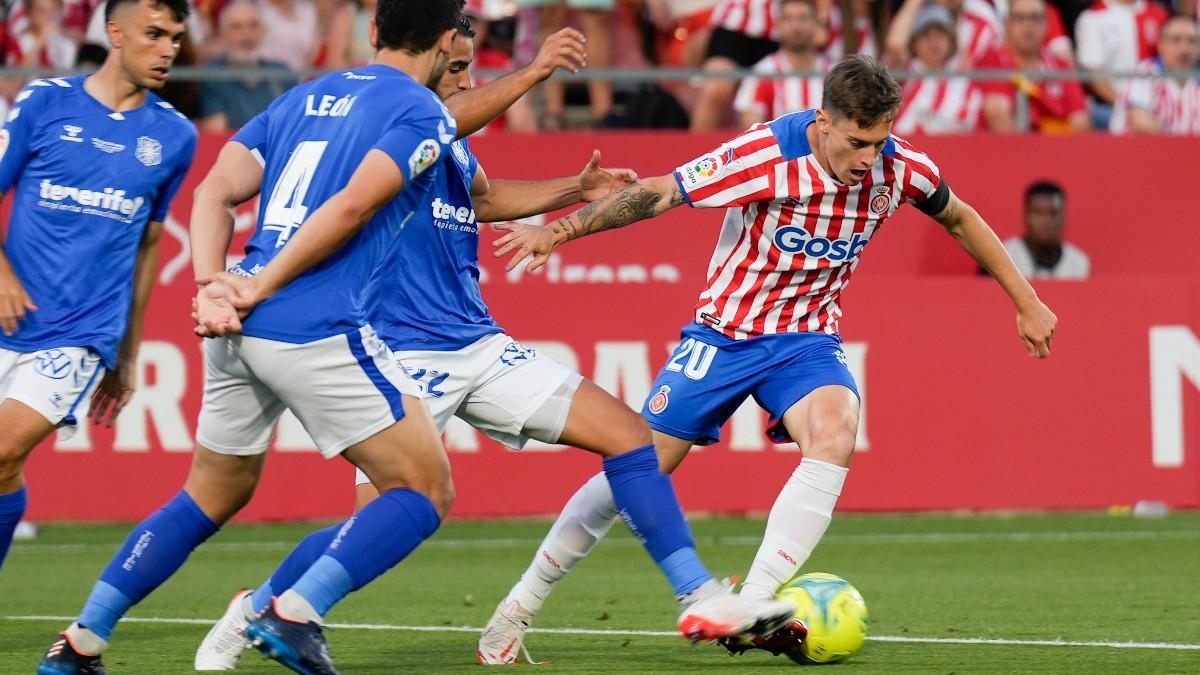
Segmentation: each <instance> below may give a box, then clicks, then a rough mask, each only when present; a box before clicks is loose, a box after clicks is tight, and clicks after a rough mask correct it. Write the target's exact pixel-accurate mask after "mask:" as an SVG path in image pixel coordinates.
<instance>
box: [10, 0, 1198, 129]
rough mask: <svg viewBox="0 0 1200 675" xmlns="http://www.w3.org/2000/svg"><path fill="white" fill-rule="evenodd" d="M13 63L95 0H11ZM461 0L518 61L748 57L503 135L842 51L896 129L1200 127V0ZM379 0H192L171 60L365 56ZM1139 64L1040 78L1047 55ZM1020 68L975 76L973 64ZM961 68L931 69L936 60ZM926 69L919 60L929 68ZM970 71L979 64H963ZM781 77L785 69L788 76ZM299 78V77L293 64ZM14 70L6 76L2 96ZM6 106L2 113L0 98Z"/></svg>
mask: <svg viewBox="0 0 1200 675" xmlns="http://www.w3.org/2000/svg"><path fill="white" fill-rule="evenodd" d="M3 1H4V3H5V4H4V11H5V16H4V21H3V22H2V23H0V45H2V46H3V51H4V54H5V63H6V64H7V65H8V66H9V67H21V66H24V67H41V68H55V69H76V68H83V69H86V68H88V67H89V66H91V65H94V64H97V63H99V62H100V61H101V60H103V58H104V55H105V53H106V47H107V45H106V37H105V26H104V20H103V14H104V12H103V0H3ZM1173 1H1174V4H1172V5H1170V6H1168V5H1164V4H1159V3H1158V2H1156V1H1155V0H470V1H469V2H468V6H467V13H468V15H469V17H470V18H471V20H472V23H473V25H474V27H475V29H476V33H477V35H476V37H475V40H476V41H477V46H478V49H477V51H476V61H475V64H474V68H476V69H486V70H508V69H511V68H514V67H517V66H520V65H522V64H524V63H528V62H529V61H530V60H531V59H532V58H533V56H534V55H535V54H536V53H537V49H538V47H539V45H540V44H541V42H542V41H543V40H544V39H545V38H546V37H547V36H548V35H550V34H551V33H553V32H554V31H556V30H558V29H560V28H562V27H563V26H566V25H570V26H574V27H577V28H578V29H579V30H581V31H582V32H583V33H584V35H585V36H586V37H587V41H588V42H587V45H588V66H589V68H593V69H595V68H613V69H617V70H621V71H630V70H638V69H644V68H648V67H686V68H702V69H704V70H706V71H710V72H718V71H733V70H738V69H750V70H753V72H754V76H753V77H750V78H746V79H742V80H738V79H733V78H695V79H694V80H692V81H663V82H645V81H643V82H632V81H628V80H623V79H618V80H617V81H606V80H596V81H591V82H588V83H586V84H583V83H580V84H569V85H567V84H564V83H563V82H561V81H554V80H552V81H550V82H547V83H545V84H543V85H542V86H541V87H540V88H539V89H538V90H537V91H536V92H534V93H533V94H531V96H530V97H529V99H530V100H527V101H523V102H522V103H521V105H518V106H515V107H514V109H513V110H512V111H511V113H510V114H509V115H508V116H507V118H506V119H505V120H504V122H503V126H504V127H506V128H507V129H508V130H510V131H518V132H530V131H537V130H545V131H552V130H558V129H565V128H594V127H634V128H650V127H657V128H691V129H693V130H697V131H705V130H713V129H719V128H731V127H741V126H744V125H747V124H750V123H753V122H758V121H762V120H766V119H771V118H773V117H776V116H778V115H780V114H784V113H787V112H791V111H795V110H803V109H805V108H810V107H815V106H817V105H819V104H820V100H821V78H820V77H818V76H797V75H793V74H795V73H800V74H812V73H817V74H819V73H821V72H823V71H825V70H826V69H827V68H828V67H829V66H830V65H831V64H832V63H833V62H836V61H837V60H838V59H839V58H841V57H842V56H843V55H845V54H848V53H854V52H861V53H867V54H871V55H873V56H876V57H877V58H880V59H882V60H884V61H885V62H886V63H887V64H888V65H889V66H891V67H892V68H894V69H896V70H897V71H904V72H906V73H909V75H910V76H909V77H907V78H906V79H905V81H904V82H903V84H904V100H903V103H902V105H901V109H900V113H899V116H898V118H897V120H896V123H895V129H896V131H897V133H900V134H914V133H925V134H943V133H971V132H977V131H990V132H1000V133H1002V132H1012V131H1021V130H1022V125H1024V127H1025V128H1027V129H1028V130H1030V131H1033V132H1038V133H1047V134H1050V133H1072V132H1079V131H1086V130H1100V131H1104V130H1108V131H1112V132H1113V133H1168V134H1200V81H1198V80H1197V79H1196V78H1189V77H1187V76H1186V73H1187V72H1188V71H1194V70H1196V69H1197V68H1200V39H1198V37H1197V35H1198V24H1197V9H1196V4H1197V0H1173ZM376 2H377V0H199V2H198V4H197V5H196V10H197V11H195V12H194V13H193V14H192V17H191V19H190V20H189V26H188V29H189V30H188V37H187V39H186V40H185V43H184V46H183V51H182V53H181V56H180V58H179V60H178V61H177V63H178V64H180V65H199V66H203V67H207V68H228V67H249V68H267V69H279V70H280V71H281V72H285V71H292V72H296V73H299V72H300V71H310V70H312V69H329V68H343V67H347V66H354V65H360V64H363V63H366V62H367V61H369V60H370V58H371V56H372V52H373V48H372V46H371V44H370V41H369V39H368V37H367V25H368V22H369V20H370V18H371V17H372V16H373V14H374V11H375V5H376ZM1076 69H1079V70H1084V71H1097V72H1100V73H1114V72H1125V73H1128V72H1134V71H1136V72H1143V73H1151V74H1155V75H1157V77H1155V78H1150V79H1124V80H1119V79H1113V78H1103V77H1098V78H1095V79H1089V80H1087V81H1073V80H1044V79H1041V78H1038V77H1036V76H1032V77H1031V75H1033V74H1037V73H1046V72H1053V71H1073V70H1076ZM988 70H998V71H1022V72H1023V73H1025V75H1022V76H1016V77H1003V78H990V79H989V78H986V77H980V76H979V75H978V74H979V73H980V72H981V71H988ZM946 71H949V72H951V73H958V72H962V73H963V75H962V76H952V77H948V78H947V77H936V76H933V73H937V72H946ZM923 73H929V74H923ZM971 74H974V76H971ZM789 75H791V76H789ZM297 77H299V74H298V75H297ZM294 81H295V80H294V79H293V80H289V79H287V78H286V77H285V78H282V79H281V78H260V79H242V80H226V81H206V82H202V83H196V82H183V81H174V82H172V83H171V85H169V87H170V89H169V90H168V91H167V92H166V96H167V98H168V99H169V100H171V101H172V102H173V103H174V104H175V105H176V107H177V108H180V109H181V110H183V111H185V112H186V113H187V114H189V115H190V116H192V117H194V118H195V119H196V120H197V123H198V124H199V125H200V126H201V128H203V129H206V130H214V131H220V130H226V129H231V128H237V127H238V126H240V125H242V124H243V123H245V121H246V120H248V119H249V118H250V117H252V116H253V115H254V114H256V113H257V112H258V111H260V110H262V109H263V108H264V107H265V106H266V105H267V103H269V102H270V101H271V100H272V99H273V98H274V97H275V96H277V95H278V94H279V93H280V92H281V91H283V90H284V89H286V88H287V87H288V86H290V84H291V83H293V82H294ZM21 85H22V81H21V80H20V79H19V78H6V79H3V80H0V108H2V106H3V100H5V99H6V100H11V97H12V96H13V95H15V94H16V93H17V91H18V90H19V88H20V86H21ZM0 112H2V110H0Z"/></svg>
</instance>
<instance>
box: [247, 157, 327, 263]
mask: <svg viewBox="0 0 1200 675" xmlns="http://www.w3.org/2000/svg"><path fill="white" fill-rule="evenodd" d="M328 145H329V142H328V141H301V142H300V143H298V144H297V145H296V149H295V150H293V151H292V155H291V157H289V158H288V162H287V165H286V166H284V167H283V173H282V174H280V176H279V180H277V181H275V187H274V188H273V189H272V190H271V198H270V199H269V200H268V201H267V209H266V213H264V214H263V229H264V230H276V231H278V232H279V237H278V238H277V239H276V240H275V248H281V247H282V246H283V245H284V244H286V243H287V242H288V239H289V238H291V236H292V233H294V232H295V231H296V230H297V229H299V228H300V225H301V224H302V223H303V222H304V219H305V218H306V217H308V206H307V205H305V203H304V196H305V195H306V194H307V193H308V185H309V183H312V178H313V174H314V173H316V172H317V164H318V163H319V162H320V161H321V156H322V155H324V154H325V148H326V146H328Z"/></svg>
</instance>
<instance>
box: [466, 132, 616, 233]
mask: <svg viewBox="0 0 1200 675" xmlns="http://www.w3.org/2000/svg"><path fill="white" fill-rule="evenodd" d="M637 179H638V177H637V173H636V172H634V171H633V170H632V169H604V168H601V167H600V151H599V150H593V151H592V157H591V159H589V160H588V163H587V164H586V165H585V166H584V167H583V171H581V172H580V173H579V175H578V176H563V177H562V178H553V179H550V180H539V181H516V180H495V181H489V180H488V179H487V176H486V175H485V174H484V172H483V167H480V168H479V170H478V171H476V172H475V181H474V182H473V183H472V184H471V200H472V201H473V202H474V204H475V215H476V217H477V218H478V219H479V222H482V223H496V222H501V221H505V220H517V219H518V218H528V217H529V216H536V215H538V214H541V213H549V212H551V211H557V210H558V209H565V208H566V207H568V206H571V205H572V204H577V203H579V202H594V201H596V200H597V199H601V198H603V197H606V196H608V195H609V194H612V193H613V192H616V191H617V190H620V189H622V188H625V187H628V186H630V185H632V184H633V183H635V182H637Z"/></svg>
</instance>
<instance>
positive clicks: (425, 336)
mask: <svg viewBox="0 0 1200 675" xmlns="http://www.w3.org/2000/svg"><path fill="white" fill-rule="evenodd" d="M469 37H471V30H470V25H469V24H464V25H462V26H461V27H460V40H459V41H458V42H456V43H455V46H454V48H453V50H452V52H451V59H450V66H449V68H448V70H447V72H446V74H445V75H444V76H443V77H442V80H441V82H440V84H439V86H438V93H439V95H441V96H442V97H443V98H446V99H452V98H453V96H456V95H459V94H460V93H461V92H466V91H468V89H469V88H470V86H471V80H470V72H469V66H470V63H471V60H472V58H473V48H472V44H471V41H470V40H469V39H462V38H469ZM482 90H486V87H484V88H481V91H482ZM502 111H503V106H502V105H500V106H496V107H494V108H493V110H492V114H493V115H494V114H498V113H500V112H502ZM430 173H431V174H433V175H434V176H435V187H434V189H433V190H432V191H431V192H430V193H429V194H428V195H427V196H426V200H425V206H424V208H423V209H422V211H420V212H418V213H417V214H414V216H413V219H412V221H410V222H409V223H408V225H407V226H406V227H405V229H404V231H403V232H402V233H401V234H400V237H399V239H398V241H397V246H396V247H395V248H393V249H392V251H391V252H390V254H389V256H388V260H387V261H386V263H385V264H384V265H383V267H381V268H380V270H379V271H378V272H377V273H376V274H375V276H374V278H373V279H372V282H371V285H370V287H369V288H368V293H367V295H366V298H365V300H364V302H365V305H366V307H367V312H368V316H369V317H370V320H371V324H372V325H373V326H375V327H376V328H377V329H378V330H379V333H380V336H381V337H382V338H383V339H384V340H385V341H386V342H387V343H388V346H389V347H391V348H392V349H393V350H395V355H396V358H397V359H398V361H399V363H401V364H402V366H403V367H404V368H405V369H406V370H407V371H408V372H409V373H410V374H411V375H412V376H413V377H414V378H416V379H417V380H418V381H420V383H421V384H422V387H423V390H424V394H425V397H426V398H425V401H426V403H427V404H428V405H429V407H430V410H431V411H432V413H433V417H434V420H435V422H436V423H437V426H438V428H439V429H441V428H444V427H445V425H446V423H447V422H448V421H449V419H450V418H451V417H452V416H458V417H459V418H461V419H463V420H465V421H467V422H468V423H470V424H471V425H473V426H475V427H476V428H478V429H480V430H482V431H483V432H484V433H486V434H488V435H489V436H491V437H492V438H495V439H496V440H498V441H500V442H502V443H505V444H506V445H509V446H510V447H514V448H520V447H521V446H523V445H524V444H525V442H526V441H527V440H529V439H530V438H533V439H537V440H540V441H545V442H550V443H559V442H561V443H565V444H569V445H575V446H578V447H581V448H585V449H588V450H591V451H593V452H595V453H597V454H600V455H603V456H605V457H606V458H607V459H606V460H605V474H606V475H607V476H609V478H610V479H612V480H613V482H614V483H615V484H616V486H615V487H614V488H613V490H612V491H611V492H609V484H608V482H606V481H604V480H596V481H594V486H595V488H596V489H600V490H604V491H605V492H606V493H607V494H609V497H610V499H611V498H613V497H614V496H615V499H616V501H617V503H618V504H619V506H618V507H617V508H620V509H624V510H625V511H626V512H627V513H628V518H629V520H630V522H631V524H632V525H633V527H634V528H635V529H636V530H637V531H639V532H640V533H642V534H643V535H644V538H645V540H646V542H647V545H648V548H649V549H650V552H651V554H652V555H653V556H654V557H655V559H656V560H658V561H659V562H660V564H661V565H662V567H663V569H664V572H666V574H667V576H668V578H669V579H670V581H671V582H672V585H673V587H674V590H675V592H676V593H677V594H678V595H679V597H680V601H681V604H683V605H685V606H684V608H683V611H682V616H681V617H680V626H681V629H682V630H684V631H685V632H689V631H690V630H693V629H695V630H698V631H700V632H701V634H700V637H706V638H713V637H719V636H720V634H726V635H728V634H731V633H735V634H740V633H743V632H749V631H751V630H754V629H757V630H760V631H762V630H768V629H769V628H770V626H772V625H778V623H779V622H781V621H784V620H786V619H787V618H790V616H791V613H792V611H793V608H792V607H791V606H790V605H788V604H787V603H777V602H758V601H749V600H746V599H741V598H738V597H737V596H735V595H733V594H732V593H730V592H729V591H728V590H727V589H725V588H724V587H723V586H722V585H721V584H719V583H718V582H716V581H715V580H713V579H712V577H711V576H710V575H709V574H708V573H707V571H706V570H705V569H704V568H703V566H702V565H701V564H700V562H699V560H698V558H697V557H696V555H695V551H694V550H693V549H694V544H693V543H692V541H691V537H690V534H689V533H688V531H687V527H686V524H685V523H684V522H683V519H682V515H681V513H680V511H679V507H678V504H677V503H676V502H675V501H674V495H673V493H672V491H671V486H670V483H669V481H668V480H667V479H666V478H665V477H664V476H662V475H661V474H660V472H659V471H658V468H657V463H656V460H655V457H654V451H653V448H652V447H651V446H650V431H649V427H648V425H647V424H646V422H645V421H644V420H643V419H642V418H641V417H640V416H639V415H637V414H636V413H635V412H633V411H632V410H630V409H629V408H628V407H626V406H625V405H623V404H622V403H620V402H619V401H617V400H616V399H615V398H613V397H612V396H611V395H609V394H608V393H606V392H604V391H603V390H602V389H600V388H599V387H597V386H596V385H595V384H593V383H592V382H589V381H587V380H584V379H583V378H582V377H581V376H580V375H579V374H578V373H576V372H574V371H572V370H571V369H569V368H567V367H565V366H563V365H561V364H559V363H557V362H555V361H553V360H551V359H549V358H547V357H545V356H543V355H541V354H539V353H537V352H536V351H534V350H532V349H529V348H527V347H524V346H522V345H521V344H520V343H518V342H517V341H515V340H513V339H512V338H511V337H509V336H508V335H506V334H505V333H504V331H503V329H502V328H500V327H499V326H498V325H497V324H496V321H495V320H494V319H493V318H492V316H491V313H490V312H489V311H488V308H487V306H486V305H485V304H484V302H483V298H482V295H481V292H480V287H479V259H478V251H479V223H480V222H481V221H482V222H490V221H498V220H508V219H513V218H521V217H525V216H530V215H534V214H537V213H544V212H547V211H552V210H556V209H559V208H563V207H565V206H568V205H570V204H573V203H576V202H579V201H592V200H595V199H599V198H601V197H603V196H604V195H606V194H608V193H610V192H612V191H614V190H617V189H620V188H622V187H624V186H625V185H627V184H628V183H630V182H632V181H633V180H634V179H635V178H636V177H635V176H634V175H633V174H632V172H627V171H626V172H620V171H618V172H609V171H604V170H601V169H600V168H599V156H598V153H597V155H594V156H593V157H592V158H591V161H589V162H588V164H587V166H586V167H585V168H584V171H583V172H582V173H581V174H580V175H578V176H570V177H565V178H559V179H554V180H548V181H536V182H515V181H489V180H488V177H487V176H486V174H485V173H484V172H483V169H482V168H481V167H480V165H479V162H478V160H476V159H475V157H474V155H473V154H472V153H471V150H470V146H469V145H468V143H467V141H466V140H465V139H463V140H459V141H457V142H455V143H454V144H453V146H452V148H451V158H450V159H447V160H446V161H445V162H443V163H441V164H439V165H438V166H436V167H434V168H432V169H430ZM357 482H358V498H359V499H358V504H359V506H360V507H363V506H364V505H366V504H368V503H371V500H372V499H374V498H375V497H376V496H377V494H378V493H377V491H376V489H375V487H374V486H372V484H371V483H372V481H371V480H370V479H369V478H368V477H367V476H366V475H364V474H363V473H362V472H359V476H358V480H357ZM631 491H632V494H631ZM614 493H615V494H614ZM616 513H617V509H616V508H615V509H613V511H612V513H611V514H610V515H611V516H613V517H615V515H616ZM654 518H657V519H659V520H658V522H655V521H654V520H653V519H654ZM648 519H650V520H648ZM606 522H609V523H611V520H609V521H606ZM586 527H587V525H586V524H583V523H580V524H578V528H579V530H580V532H579V536H581V537H588V536H590V535H589V533H588V532H586ZM340 528H341V526H340V525H335V526H333V527H330V528H327V529H326V530H322V531H319V532H315V533H313V534H311V535H309V537H308V538H306V539H305V540H304V541H303V542H301V543H300V544H299V545H298V546H297V548H296V549H295V550H294V551H293V553H292V555H290V556H289V557H288V559H287V560H285V561H284V563H283V564H282V565H281V566H280V567H279V569H278V570H276V571H275V573H274V574H273V575H272V576H271V578H270V579H269V580H268V581H267V582H266V583H264V584H262V585H261V586H259V587H258V589H256V590H255V591H254V592H253V593H251V592H249V591H243V592H240V593H238V594H237V595H235V596H234V600H233V602H231V603H230V604H229V607H228V608H227V610H226V612H225V615H224V616H222V618H221V619H220V621H218V622H217V624H216V625H215V626H214V627H213V629H212V630H211V631H210V632H209V634H208V635H207V637H206V638H205V639H204V641H203V642H202V643H201V645H200V647H199V649H198V650H197V652H196V659H195V666H196V669H197V670H229V669H232V668H234V667H236V665H237V660H238V657H239V656H240V654H241V653H242V652H243V651H244V649H245V648H246V639H245V637H244V632H245V630H246V626H247V624H249V623H250V622H251V621H252V620H253V617H255V616H256V615H257V614H258V613H260V612H263V611H266V610H267V609H268V607H269V603H270V601H271V597H272V596H273V595H276V594H279V593H281V592H284V591H286V590H287V589H288V588H291V587H292V585H293V584H294V583H296V579H298V578H299V575H300V574H302V573H303V570H305V569H306V568H308V567H309V566H310V565H311V564H312V561H313V560H314V559H315V558H316V557H317V556H319V555H320V553H321V551H322V550H324V549H325V548H326V547H327V546H328V545H329V542H330V541H331V540H332V539H333V538H334V537H335V536H336V535H337V532H338V531H339V529H340ZM515 610H516V607H515V606H501V607H500V608H498V609H497V611H496V614H497V616H499V617H502V618H503V619H504V620H507V621H522V620H523V619H522V617H521V616H520V615H519V614H517V613H513V612H515ZM493 620H495V619H493ZM704 631H713V632H711V633H706V632H704ZM520 653H521V650H520V644H519V643H517V642H511V643H496V644H487V645H481V647H480V649H479V650H478V653H477V655H478V658H479V660H480V661H481V662H483V663H501V662H512V661H514V660H516V658H517V657H518V656H519V655H520Z"/></svg>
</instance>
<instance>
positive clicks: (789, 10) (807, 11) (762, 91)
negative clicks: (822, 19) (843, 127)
mask: <svg viewBox="0 0 1200 675" xmlns="http://www.w3.org/2000/svg"><path fill="white" fill-rule="evenodd" d="M778 11H779V19H778V22H777V24H776V31H777V35H778V37H779V51H777V52H774V53H773V54H769V55H767V56H766V57H765V58H763V60H762V61H759V62H758V63H756V64H755V65H754V72H755V73H758V74H759V75H760V77H750V78H747V79H746V80H745V81H743V82H742V84H741V87H740V88H739V89H738V93H737V98H735V99H734V102H733V108H734V110H736V111H737V112H738V115H740V116H741V122H742V126H750V125H751V124H754V123H756V122H765V121H767V120H769V119H774V118H776V117H779V116H780V115H784V114H787V113H790V112H795V111H797V110H807V109H809V108H816V107H820V105H821V92H822V91H824V89H823V79H824V71H825V69H826V68H827V67H828V63H827V62H826V60H825V58H824V57H823V56H821V55H820V54H819V53H818V52H817V45H816V43H815V38H816V33H817V8H816V5H815V4H814V3H813V0H780V2H779V5H778ZM814 71H815V72H819V73H820V74H818V75H816V76H814V77H804V78H800V77H788V78H786V79H785V78H782V77H772V76H782V75H789V74H791V73H796V72H814Z"/></svg>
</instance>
